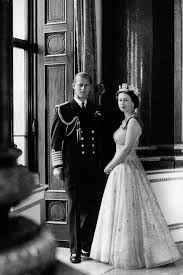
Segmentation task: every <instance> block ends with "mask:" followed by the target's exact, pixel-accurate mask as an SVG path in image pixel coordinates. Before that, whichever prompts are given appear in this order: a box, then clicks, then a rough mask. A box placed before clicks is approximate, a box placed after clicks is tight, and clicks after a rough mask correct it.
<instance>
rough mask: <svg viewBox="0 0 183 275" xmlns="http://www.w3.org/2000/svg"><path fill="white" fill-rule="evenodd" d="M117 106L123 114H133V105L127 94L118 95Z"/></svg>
mask: <svg viewBox="0 0 183 275" xmlns="http://www.w3.org/2000/svg"><path fill="white" fill-rule="evenodd" d="M118 106H119V109H120V110H121V111H122V112H124V113H127V114H131V113H133V112H134V103H133V101H132V99H131V97H130V96H129V95H128V94H125V93H120V94H119V95H118Z"/></svg>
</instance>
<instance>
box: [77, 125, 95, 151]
mask: <svg viewBox="0 0 183 275" xmlns="http://www.w3.org/2000/svg"><path fill="white" fill-rule="evenodd" d="M95 135H96V133H95V130H94V129H81V141H80V147H81V154H82V155H87V156H89V155H91V156H94V155H95V154H96V150H95V148H96V137H95Z"/></svg>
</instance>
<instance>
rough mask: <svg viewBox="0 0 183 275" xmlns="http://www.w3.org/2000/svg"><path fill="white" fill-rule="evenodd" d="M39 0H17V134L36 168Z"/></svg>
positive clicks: (27, 161)
mask: <svg viewBox="0 0 183 275" xmlns="http://www.w3.org/2000/svg"><path fill="white" fill-rule="evenodd" d="M35 2H36V0H13V138H14V143H15V144H16V145H17V147H18V148H20V149H21V150H22V155H21V156H20V157H19V159H18V162H19V163H21V164H23V165H26V166H28V167H29V169H32V170H36V163H37V161H36V159H37V157H36V151H37V150H36V116H37V114H36V113H37V112H36V72H35V68H36V40H35V38H36V35H35V34H36V28H35V26H36V24H35V22H36V17H35V14H36V8H35Z"/></svg>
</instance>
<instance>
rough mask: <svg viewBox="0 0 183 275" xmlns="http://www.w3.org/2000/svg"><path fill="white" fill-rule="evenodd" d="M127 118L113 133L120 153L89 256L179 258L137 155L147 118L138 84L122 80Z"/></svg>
mask: <svg viewBox="0 0 183 275" xmlns="http://www.w3.org/2000/svg"><path fill="white" fill-rule="evenodd" d="M116 98H117V101H118V106H119V109H120V110H121V111H122V112H124V114H125V120H124V121H123V122H122V124H121V126H120V127H119V129H117V131H116V132H115V133H114V141H115V143H116V153H115V155H114V157H113V159H112V160H111V161H110V162H109V164H108V165H107V166H106V167H105V170H104V172H105V173H106V174H109V177H108V181H107V184H106V188H105V191H104V194H103V199H102V202H101V207H100V212H99V216H98V221H97V226H96V229H95V234H94V238H93V243H92V247H91V253H90V257H91V258H93V259H95V260H98V261H101V262H104V263H109V264H110V265H113V266H114V267H115V268H122V269H136V268H143V267H145V268H151V267H155V266H160V265H165V264H168V263H172V262H174V261H176V260H178V259H179V258H180V254H179V252H178V249H177V247H176V245H175V243H174V240H173V238H172V235H171V233H170V231H169V229H168V227H167V224H166V221H165V219H164V217H163V214H162V212H161V210H160V208H159V205H158V202H157V200H156V197H155V195H154V193H153V191H152V189H151V186H150V184H149V181H148V178H147V175H146V173H145V170H144V169H143V167H142V165H141V162H140V160H139V159H138V157H137V155H136V148H137V146H138V143H139V138H140V136H141V134H142V128H143V126H142V122H141V120H140V119H139V117H137V115H136V113H135V109H136V108H137V107H138V105H139V98H138V95H137V89H136V88H135V87H134V86H131V85H128V84H126V83H123V84H122V86H119V90H118V92H117V94H116Z"/></svg>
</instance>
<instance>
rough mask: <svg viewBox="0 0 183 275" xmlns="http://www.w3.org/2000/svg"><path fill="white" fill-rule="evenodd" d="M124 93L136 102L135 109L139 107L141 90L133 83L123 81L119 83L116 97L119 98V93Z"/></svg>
mask: <svg viewBox="0 0 183 275" xmlns="http://www.w3.org/2000/svg"><path fill="white" fill-rule="evenodd" d="M121 93H124V94H127V95H129V97H130V98H131V100H132V102H133V103H134V109H136V108H138V107H139V92H138V89H137V88H136V87H134V86H133V85H128V84H127V83H123V84H122V85H119V90H118V91H117V92H116V99H117V100H118V96H119V94H121Z"/></svg>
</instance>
